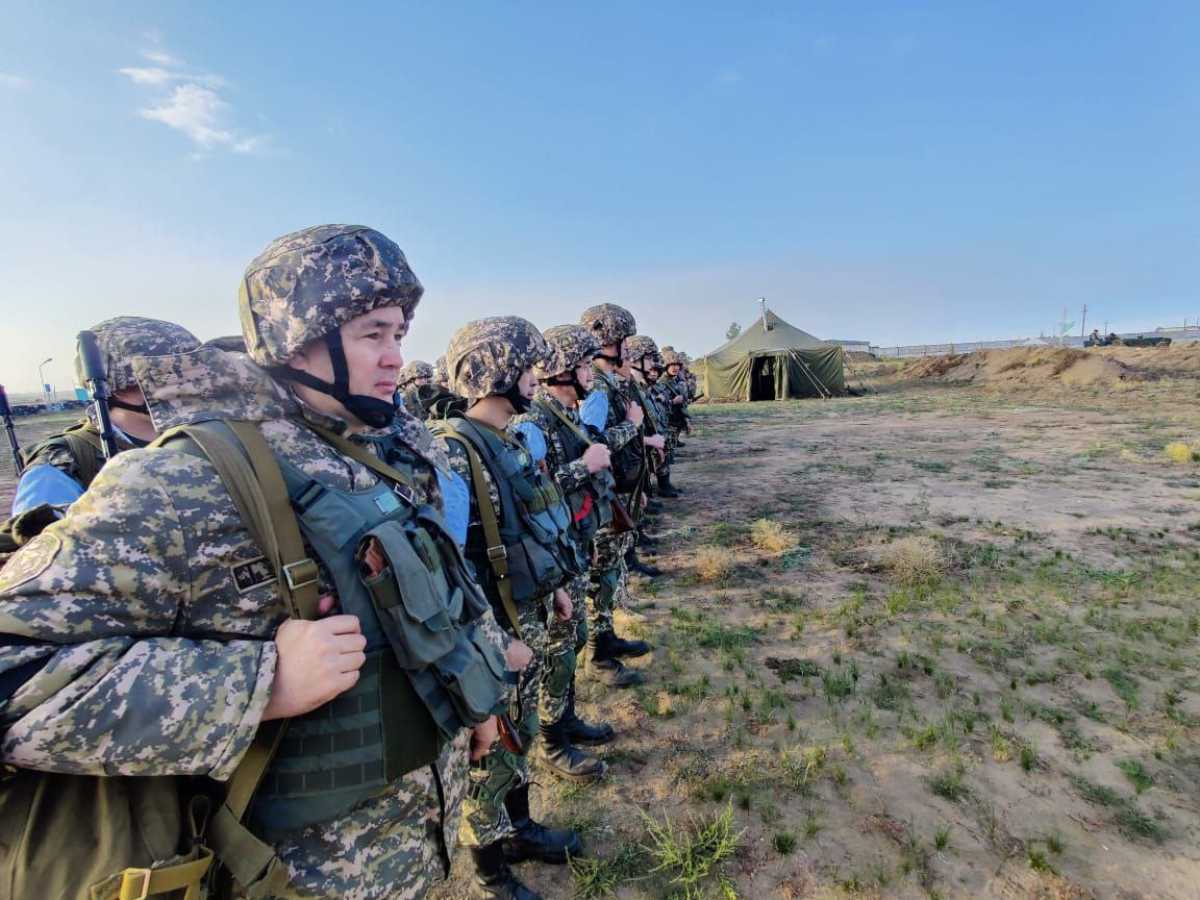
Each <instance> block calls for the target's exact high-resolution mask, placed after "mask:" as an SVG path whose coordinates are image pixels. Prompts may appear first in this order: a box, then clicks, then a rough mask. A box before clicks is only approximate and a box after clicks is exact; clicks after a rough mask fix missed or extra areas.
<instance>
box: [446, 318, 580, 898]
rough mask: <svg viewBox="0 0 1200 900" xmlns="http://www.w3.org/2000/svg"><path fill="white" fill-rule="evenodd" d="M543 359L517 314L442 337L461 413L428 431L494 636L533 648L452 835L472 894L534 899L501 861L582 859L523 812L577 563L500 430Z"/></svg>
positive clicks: (524, 458)
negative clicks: (464, 854)
mask: <svg viewBox="0 0 1200 900" xmlns="http://www.w3.org/2000/svg"><path fill="white" fill-rule="evenodd" d="M546 355H547V347H546V342H545V340H544V339H543V338H542V335H541V333H540V332H538V330H537V329H536V328H534V326H533V325H532V324H530V323H529V322H527V321H526V320H525V319H522V318H519V317H517V316H498V317H495V318H490V319H481V320H479V321H475V322H469V323H468V324H466V325H464V326H463V327H462V328H460V329H459V330H458V331H457V332H455V334H454V336H453V337H452V338H451V340H450V346H449V348H448V349H447V351H446V362H447V366H448V369H449V371H450V373H451V378H452V381H453V388H454V390H455V391H457V392H458V393H459V394H461V395H462V396H463V397H465V398H466V400H467V403H468V404H469V406H468V408H467V410H466V412H465V413H464V414H463V415H461V416H460V415H452V416H451V417H450V418H448V419H445V420H442V421H440V422H438V423H437V424H436V425H435V426H434V431H435V433H436V434H439V435H441V436H442V437H444V438H445V439H446V443H447V446H448V448H449V451H450V460H451V465H452V466H453V467H454V469H455V471H457V472H458V473H459V474H460V475H461V476H462V478H463V479H464V480H465V481H466V482H467V483H468V485H469V486H470V494H471V511H470V525H469V529H468V537H467V542H466V554H467V558H468V559H470V560H471V562H472V563H473V564H474V566H475V570H476V574H477V575H478V578H479V581H480V584H482V585H483V588H484V591H485V592H486V594H487V596H488V599H489V600H490V601H491V603H492V606H493V609H494V610H495V611H496V614H497V618H498V619H499V620H500V622H501V623H502V624H503V626H504V628H505V629H506V630H508V631H509V632H510V633H511V634H512V635H514V636H515V637H519V638H520V639H521V640H523V641H524V642H525V643H527V644H528V645H529V647H530V648H531V649H532V651H533V661H532V663H531V664H530V665H529V666H527V667H526V668H525V669H524V670H523V671H522V673H521V677H520V681H519V683H518V685H517V697H516V702H515V704H514V709H513V713H512V720H513V721H514V722H515V734H512V733H506V734H505V735H504V737H505V740H499V741H497V742H496V743H494V744H493V746H492V748H491V752H490V753H488V754H487V755H486V756H485V757H483V758H481V759H480V760H478V761H477V762H475V763H474V764H473V765H472V768H471V788H470V792H469V794H468V797H467V801H466V804H465V809H464V815H463V822H462V828H461V829H460V837H461V840H462V843H463V844H464V845H465V846H467V847H469V848H470V849H471V854H472V857H473V858H474V861H475V869H476V885H477V887H478V889H479V893H480V895H481V896H483V897H502V898H522V900H528V898H533V897H536V895H535V894H534V893H533V892H532V891H530V890H529V889H528V888H527V887H526V886H525V885H524V884H522V883H521V882H520V881H519V880H518V879H517V877H516V875H515V874H514V873H513V871H512V870H511V869H510V868H509V863H514V862H522V861H524V860H528V859H537V860H540V861H542V862H547V863H558V864H562V863H565V862H566V861H567V860H568V859H569V858H570V857H573V856H578V855H579V854H580V853H581V851H582V844H581V842H580V839H579V835H578V834H577V833H576V832H574V831H571V830H565V829H558V830H556V829H549V828H546V827H544V826H543V825H541V824H539V823H538V822H536V821H534V820H533V818H532V816H531V815H530V809H529V788H530V774H529V760H528V758H527V756H526V753H527V752H528V749H529V747H530V746H532V743H533V741H534V740H535V738H536V737H537V735H538V703H539V693H540V691H539V688H540V681H541V673H542V670H543V668H544V666H545V664H546V627H547V621H548V619H549V618H550V617H551V616H553V617H555V618H557V619H558V620H559V622H560V623H567V622H569V621H570V620H571V616H572V608H571V597H570V595H569V594H568V593H567V592H566V591H565V590H563V586H564V585H565V584H567V583H568V582H569V581H570V579H571V578H573V577H574V576H575V575H576V574H578V573H579V572H581V571H583V570H584V569H585V567H586V560H585V558H584V557H583V555H582V553H581V551H580V549H579V548H578V547H577V546H576V545H575V543H574V541H573V540H572V537H571V532H570V523H571V513H570V508H569V507H568V506H567V504H566V502H565V501H564V499H563V496H562V494H561V492H560V491H559V490H558V488H557V486H556V485H555V483H554V481H553V480H552V479H551V478H550V477H549V476H547V475H545V474H544V473H543V472H542V471H541V469H540V468H539V466H538V464H537V462H536V457H540V456H544V453H545V448H544V447H540V448H539V447H532V448H531V447H529V446H527V445H526V444H525V443H524V442H523V440H522V438H521V437H513V436H512V435H510V434H509V433H508V432H507V431H506V429H507V427H508V425H509V424H510V422H511V420H512V418H513V416H515V415H517V414H519V413H523V412H527V411H528V410H529V406H530V402H531V400H532V397H533V393H534V389H535V388H536V386H537V379H536V377H535V376H534V374H533V367H534V366H536V365H538V364H539V363H540V362H541V361H542V360H543V359H544V358H545V356H546ZM539 451H540V452H539ZM502 721H503V720H502ZM502 727H503V726H502Z"/></svg>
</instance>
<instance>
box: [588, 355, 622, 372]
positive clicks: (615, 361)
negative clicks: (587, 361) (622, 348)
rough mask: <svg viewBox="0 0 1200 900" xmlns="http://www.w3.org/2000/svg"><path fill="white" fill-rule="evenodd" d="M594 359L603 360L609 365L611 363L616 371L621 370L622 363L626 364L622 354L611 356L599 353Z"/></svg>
mask: <svg viewBox="0 0 1200 900" xmlns="http://www.w3.org/2000/svg"><path fill="white" fill-rule="evenodd" d="M594 358H595V359H602V360H604V361H605V362H607V363H611V364H612V367H613V368H614V369H619V368H621V363H622V362H624V360H623V359H622V358H621V354H620V353H618V354H617V355H616V356H609V355H608V354H607V353H597V354H596V355H595V357H594Z"/></svg>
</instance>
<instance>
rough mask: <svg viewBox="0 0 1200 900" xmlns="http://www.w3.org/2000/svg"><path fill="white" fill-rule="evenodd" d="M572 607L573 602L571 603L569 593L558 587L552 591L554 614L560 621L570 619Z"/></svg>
mask: <svg viewBox="0 0 1200 900" xmlns="http://www.w3.org/2000/svg"><path fill="white" fill-rule="evenodd" d="M573 609H574V604H572V603H571V595H570V594H568V593H567V592H566V591H564V590H563V589H562V588H559V589H558V590H557V591H555V592H554V616H555V618H557V619H558V621H560V622H569V621H571V612H572V610H573Z"/></svg>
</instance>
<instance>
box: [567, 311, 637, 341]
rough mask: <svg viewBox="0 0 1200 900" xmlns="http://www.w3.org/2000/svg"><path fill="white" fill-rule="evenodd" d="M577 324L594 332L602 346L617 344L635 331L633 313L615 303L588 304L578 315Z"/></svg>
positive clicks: (635, 322) (635, 323)
mask: <svg viewBox="0 0 1200 900" xmlns="http://www.w3.org/2000/svg"><path fill="white" fill-rule="evenodd" d="M579 324H580V325H582V326H583V327H584V328H586V329H587V330H588V331H590V332H591V333H592V334H594V335H595V336H596V340H598V341H599V342H600V345H601V346H602V347H603V346H607V345H608V344H619V343H621V341H623V340H625V338H627V337H629V336H630V335H632V334H634V333H635V332H636V331H637V321H636V320H635V319H634V318H633V313H631V312H630V311H629V310H627V309H626V308H625V307H623V306H617V304H615V303H601V304H600V305H599V306H589V307H588V308H587V309H585V310H584V311H583V315H582V316H580V317H579Z"/></svg>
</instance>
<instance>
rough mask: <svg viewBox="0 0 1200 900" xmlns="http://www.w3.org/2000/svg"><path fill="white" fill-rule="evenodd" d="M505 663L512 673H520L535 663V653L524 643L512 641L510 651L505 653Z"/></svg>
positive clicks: (509, 646)
mask: <svg viewBox="0 0 1200 900" xmlns="http://www.w3.org/2000/svg"><path fill="white" fill-rule="evenodd" d="M504 661H505V663H507V664H508V670H509V671H510V672H520V671H521V670H522V669H524V668H525V667H526V666H527V665H529V664H530V663H531V662H533V651H532V650H530V649H529V645H528V644H527V643H525V642H524V641H516V640H514V641H510V642H509V644H508V649H507V650H505V651H504Z"/></svg>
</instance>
